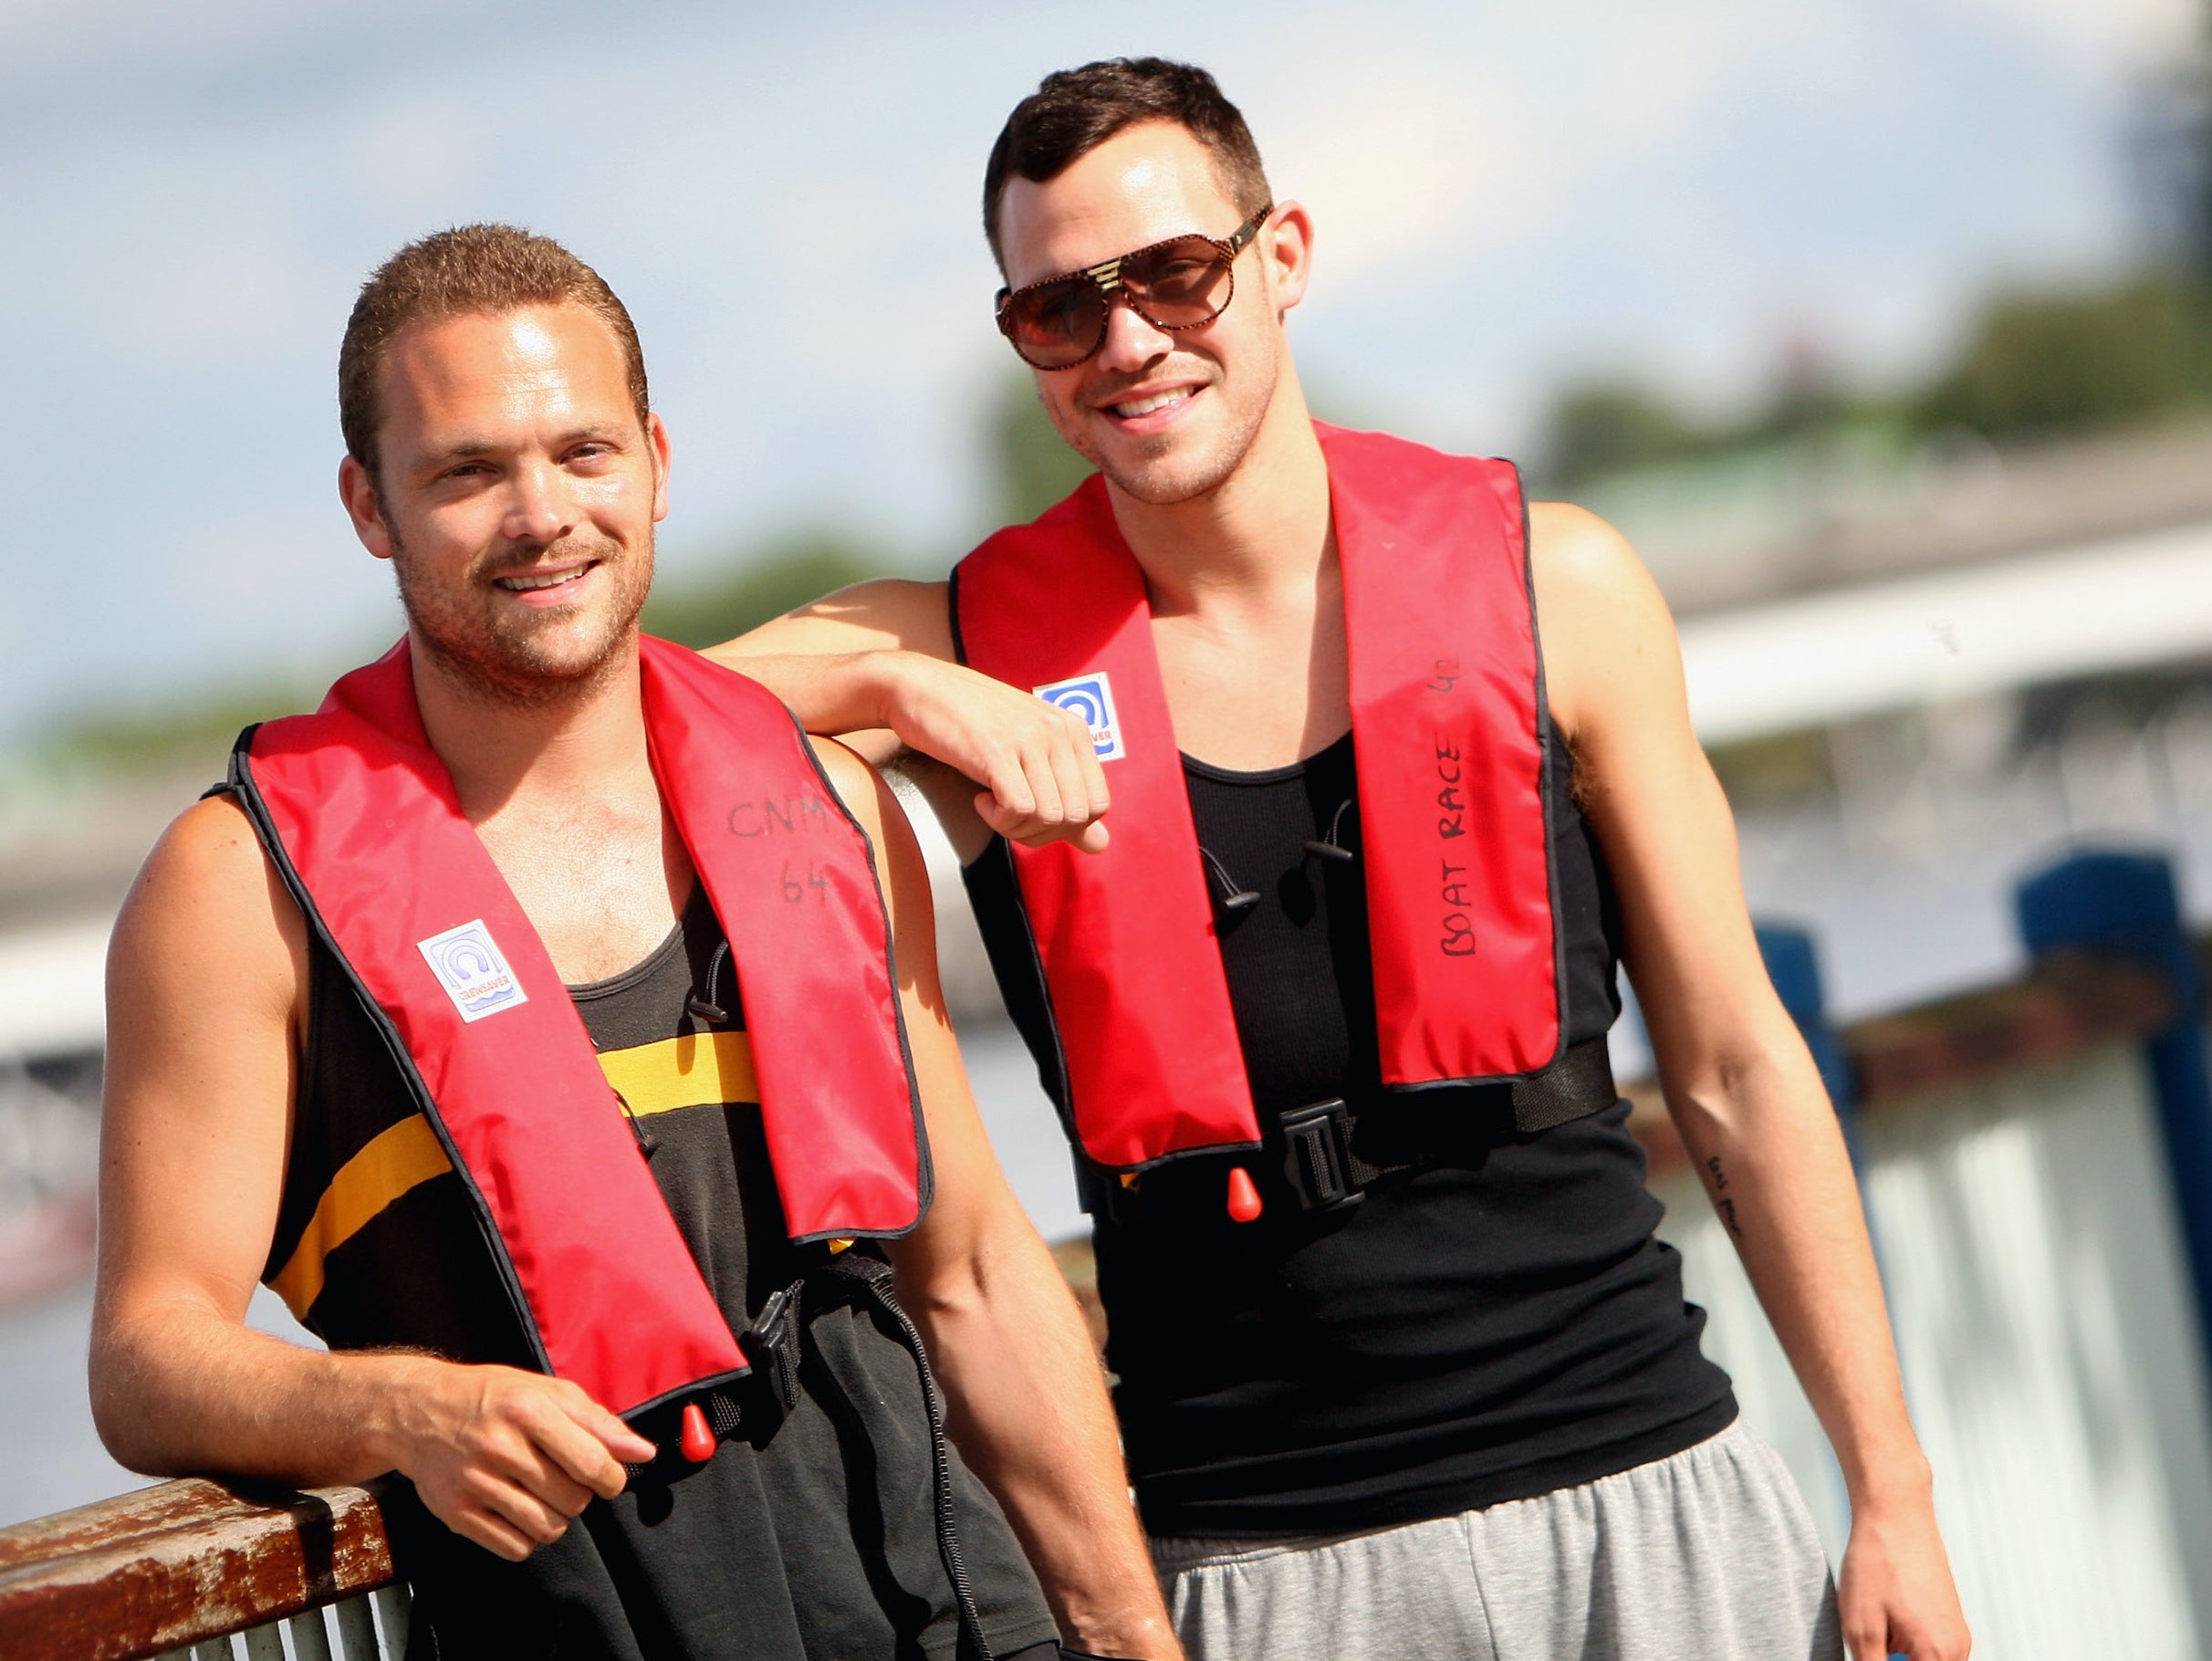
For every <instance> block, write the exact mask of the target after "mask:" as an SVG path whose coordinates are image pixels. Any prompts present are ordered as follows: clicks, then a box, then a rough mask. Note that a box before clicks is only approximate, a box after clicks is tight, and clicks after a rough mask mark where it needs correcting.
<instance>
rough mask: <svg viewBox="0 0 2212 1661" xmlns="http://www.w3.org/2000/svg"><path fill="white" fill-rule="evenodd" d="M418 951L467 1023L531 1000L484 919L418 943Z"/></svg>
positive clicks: (478, 919) (416, 945)
mask: <svg viewBox="0 0 2212 1661" xmlns="http://www.w3.org/2000/svg"><path fill="white" fill-rule="evenodd" d="M415 949H416V950H418V951H420V952H421V953H422V954H423V962H425V963H427V964H429V965H430V972H431V973H432V974H433V975H435V976H436V977H438V984H439V985H440V986H442V987H444V988H445V996H446V997H448V998H452V999H453V1000H454V1008H455V1009H457V1010H459V1011H460V1012H461V1019H463V1020H464V1021H480V1020H482V1019H484V1018H485V1016H487V1015H496V1014H498V1013H499V1011H500V1010H502V1009H511V1008H514V1007H515V1006H516V1005H517V1004H527V1003H528V1002H529V1001H530V1000H529V998H527V996H525V995H524V992H523V989H522V982H521V981H519V980H517V979H516V978H515V971H514V970H512V969H510V968H508V967H507V961H506V958H505V957H504V956H501V955H500V952H499V948H498V947H497V946H496V945H494V944H493V943H492V932H491V930H489V929H487V928H485V926H484V919H483V918H481V917H479V918H477V919H476V920H475V922H474V923H464V924H463V925H461V926H460V927H459V928H449V929H447V930H446V931H445V932H444V933H443V935H432V936H431V937H430V938H429V939H427V940H422V941H417V942H416V943H415Z"/></svg>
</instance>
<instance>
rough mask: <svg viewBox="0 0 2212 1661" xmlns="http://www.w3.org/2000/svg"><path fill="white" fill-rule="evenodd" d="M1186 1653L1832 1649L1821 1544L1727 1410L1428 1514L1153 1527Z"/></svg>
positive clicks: (1250, 1659)
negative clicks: (1549, 1488) (1389, 1523)
mask: <svg viewBox="0 0 2212 1661" xmlns="http://www.w3.org/2000/svg"><path fill="white" fill-rule="evenodd" d="M1152 1545H1153V1563H1154V1565H1155V1566H1156V1567H1157V1568H1158V1570H1159V1572H1160V1579H1161V1584H1162V1586H1163V1588H1164V1589H1165V1591H1166V1593H1167V1604H1168V1611H1169V1613H1170V1614H1172V1615H1173V1616H1174V1623H1175V1630H1176V1632H1177V1634H1178V1635H1180V1636H1181V1637H1182V1639H1183V1645H1184V1650H1185V1651H1186V1652H1187V1653H1188V1655H1189V1656H1190V1657H1191V1661H1459V1658H1460V1657H1465V1658H1466V1661H1841V1657H1842V1654H1843V1645H1842V1637H1841V1635H1840V1633H1839V1629H1838V1626H1837V1623H1836V1598H1835V1588H1834V1586H1833V1584H1832V1583H1831V1581H1830V1580H1829V1577H1828V1562H1827V1560H1826V1558H1824V1557H1823V1556H1822V1555H1821V1542H1820V1541H1819V1539H1818V1538H1817V1537H1816V1536H1815V1535H1814V1533H1813V1530H1812V1520H1811V1518H1810V1517H1809V1516H1807V1515H1806V1512H1805V1505H1804V1501H1803V1500H1802V1499H1800V1498H1799V1495H1798V1491H1797V1486H1796V1484H1795V1483H1793V1482H1792V1481H1791V1480H1790V1478H1789V1471H1788V1470H1786V1469H1785V1468H1783V1465H1782V1461H1781V1458H1780V1456H1779V1455H1778V1454H1776V1453H1775V1451H1774V1450H1773V1449H1772V1448H1771V1447H1768V1446H1767V1444H1766V1443H1765V1442H1763V1441H1761V1440H1760V1439H1759V1438H1758V1436H1755V1435H1753V1434H1752V1433H1751V1432H1750V1431H1749V1430H1748V1429H1746V1428H1745V1427H1744V1426H1743V1423H1742V1421H1740V1420H1738V1421H1737V1423H1736V1424H1734V1425H1731V1426H1728V1428H1727V1429H1726V1430H1724V1431H1722V1432H1721V1433H1720V1434H1719V1435H1717V1436H1713V1437H1711V1438H1709V1439H1708V1440H1706V1441H1703V1442H1700V1443H1698V1444H1697V1445H1696V1447H1689V1448H1685V1449H1684V1450H1683V1451H1682V1452H1681V1453H1678V1454H1676V1455H1675V1456H1674V1457H1672V1458H1666V1459H1656V1460H1654V1461H1653V1462H1652V1463H1651V1464H1649V1465H1639V1466H1637V1467H1635V1468H1633V1469H1631V1470H1624V1471H1622V1472H1621V1473H1620V1474H1619V1475H1617V1476H1612V1477H1605V1478H1600V1479H1599V1480H1598V1481H1595V1482H1586V1483H1584V1484H1582V1485H1581V1487H1579V1488H1565V1489H1558V1490H1556V1491H1555V1492H1552V1493H1549V1494H1542V1495H1539V1496H1538V1497H1537V1498H1536V1499H1517V1500H1512V1501H1509V1502H1508V1503H1506V1504H1504V1505H1494V1506H1491V1507H1489V1508H1488V1509H1487V1510H1480V1511H1466V1512H1463V1513H1462V1514H1460V1515H1459V1516H1456V1517H1444V1518H1439V1519H1437V1520H1435V1521H1433V1522H1415V1523H1407V1524H1405V1525H1403V1526H1402V1527H1397V1528H1388V1529H1376V1530H1370V1531H1369V1532H1366V1533H1362V1534H1336V1535H1327V1536H1322V1537H1320V1538H1308V1539H1300V1540H1266V1541H1252V1540H1241V1541H1240V1540H1189V1539H1154V1540H1153V1542H1152Z"/></svg>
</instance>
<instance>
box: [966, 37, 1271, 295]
mask: <svg viewBox="0 0 2212 1661" xmlns="http://www.w3.org/2000/svg"><path fill="white" fill-rule="evenodd" d="M1140 121H1173V122H1174V123H1175V124H1176V125H1177V126H1179V127H1181V128H1183V129H1184V130H1185V131H1188V132H1189V133H1190V135H1191V137H1193V138H1195V139H1196V140H1197V141H1199V142H1200V143H1201V144H1203V145H1205V148H1206V150H1207V151H1209V152H1210V153H1211V154H1212V155H1213V158H1214V165H1215V166H1216V168H1217V169H1218V170H1219V171H1220V173H1221V183H1222V186H1223V188H1224V189H1225V190H1226V191H1227V192H1228V193H1229V199H1230V200H1231V201H1232V202H1234V203H1235V204H1236V206H1237V207H1238V209H1239V210H1241V211H1242V212H1244V213H1246V214H1257V212H1258V211H1259V210H1260V209H1261V208H1263V207H1265V206H1266V205H1267V204H1268V202H1269V201H1270V200H1271V194H1270V193H1269V191H1268V175H1267V172H1266V170H1265V169H1264V168H1262V167H1261V166H1260V162H1259V146H1258V145H1257V144H1255V143H1253V142H1252V130H1251V129H1250V128H1248V127H1247V126H1246V125H1245V119H1244V117H1243V116H1242V115H1240V114H1239V113H1237V110H1236V105H1234V104H1232V103H1230V102H1229V100H1228V99H1226V98H1224V97H1223V96H1222V95H1221V88H1220V87H1219V86H1218V85H1217V84H1216V82H1215V80H1214V78H1213V77H1212V76H1211V75H1208V74H1207V73H1206V72H1205V70H1204V69H1201V68H1198V67H1197V66H1196V65H1195V64H1182V63H1175V62H1174V61H1173V60H1171V59H1169V58H1165V57H1109V58H1104V59H1102V60H1101V61H1100V62H1098V63H1091V64H1085V65H1084V66H1083V67H1082V68H1080V69H1061V70H1059V71H1057V72H1056V73H1054V74H1051V75H1048V76H1046V77H1045V78H1044V79H1043V80H1041V81H1039V82H1038V87H1037V90H1036V91H1035V92H1032V93H1031V94H1030V95H1029V96H1028V98H1025V99H1022V100H1021V102H1020V103H1018V104H1017V105H1015V106H1014V113H1013V114H1011V115H1009V116H1008V117H1007V124H1006V125H1005V126H1004V127H1002V128H1001V129H999V132H998V141H997V142H996V144H994V145H992V146H991V160H990V162H989V163H988V164H987V165H986V167H985V168H984V172H983V234H984V235H986V236H987V237H989V238H990V240H991V256H992V257H993V258H995V259H996V260H997V261H998V266H999V269H1000V270H1002V271H1003V270H1004V269H1005V268H1006V263H1007V261H1006V254H1005V252H1004V250H1002V249H1001V248H1000V247H999V245H998V203H999V199H1000V198H1001V197H1002V196H1004V195H1005V194H1006V192H1007V181H1008V180H1010V179H1012V178H1013V177H1014V176H1015V175H1016V174H1017V173H1018V174H1019V175H1020V176H1021V177H1023V178H1024V179H1027V180H1028V181H1029V182H1030V183H1033V184H1042V183H1044V182H1045V181H1046V180H1048V179H1056V178H1058V177H1059V175H1060V173H1061V172H1064V171H1065V170H1066V169H1067V168H1068V167H1069V166H1070V165H1071V164H1072V163H1074V162H1076V161H1077V160H1078V159H1079V158H1080V157H1082V156H1085V155H1087V154H1089V153H1090V151H1094V150H1096V149H1097V148H1098V147H1099V146H1100V145H1101V144H1103V143H1104V142H1105V141H1107V140H1108V139H1111V138H1112V137H1113V136H1114V134H1116V133H1118V132H1120V131H1122V130H1123V129H1124V128H1129V127H1134V126H1136V125H1137V124H1138V123H1139V122H1140Z"/></svg>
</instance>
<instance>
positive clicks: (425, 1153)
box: [269, 1113, 454, 1321]
mask: <svg viewBox="0 0 2212 1661" xmlns="http://www.w3.org/2000/svg"><path fill="white" fill-rule="evenodd" d="M453 1168H454V1167H453V1162H452V1161H451V1160H449V1159H447V1158H446V1157H445V1149H444V1148H443V1146H442V1145H441V1144H439V1142H438V1134H437V1133H436V1132H435V1131H433V1130H432V1129H431V1128H430V1121H429V1120H427V1119H425V1118H423V1115H422V1114H420V1113H416V1114H413V1115H412V1116H411V1117H409V1118H405V1119H402V1120H401V1121H400V1122H399V1123H397V1124H395V1125H391V1127H389V1128H388V1129H385V1130H382V1131H380V1132H378V1133H376V1135H374V1136H372V1137H370V1140H369V1143H368V1145H367V1146H365V1147H363V1148H362V1149H361V1151H360V1153H358V1154H355V1155H354V1156H353V1157H352V1158H350V1159H349V1160H348V1161H346V1163H345V1164H344V1165H340V1166H339V1168H338V1175H335V1176H333V1177H332V1178H331V1179H330V1186H329V1187H327V1188H325V1189H324V1190H323V1193H322V1198H321V1199H320V1200H318V1201H317V1202H316V1206H315V1215H314V1216H313V1217H309V1218H308V1227H307V1229H306V1231H305V1232H304V1233H302V1234H301V1235H300V1237H299V1244H298V1245H297V1246H295V1247H294V1248H292V1255H291V1256H290V1257H289V1258H288V1259H286V1261H285V1266H284V1267H283V1268H282V1269H278V1270H277V1272H276V1273H275V1274H274V1275H272V1276H270V1277H269V1288H270V1290H273V1291H274V1292H276V1294H277V1296H278V1297H280V1298H282V1299H283V1300H284V1301H285V1303H286V1304H287V1306H288V1307H289V1308H290V1310H291V1311H292V1313H293V1314H294V1315H295V1316H296V1317H297V1318H298V1319H299V1320H301V1321H305V1320H306V1319H307V1318H308V1310H309V1309H311V1308H312V1307H314V1303H315V1300H316V1299H318V1298H319V1297H321V1296H322V1289H323V1263H324V1261H325V1259H328V1258H329V1255H330V1254H331V1253H332V1252H334V1251H336V1250H337V1249H338V1248H339V1247H340V1246H343V1245H344V1244H345V1243H346V1242H347V1241H348V1240H350V1239H351V1238H353V1237H354V1236H355V1235H357V1234H359V1233H360V1231H361V1230H362V1229H363V1228H364V1227H367V1226H368V1224H369V1220H370V1218H371V1217H375V1216H376V1214H377V1213H378V1212H380V1211H381V1210H382V1209H383V1208H384V1207H386V1206H389V1205H390V1204H391V1202H392V1201H393V1200H395V1199H397V1198H399V1197H400V1196H401V1195H402V1194H405V1193H406V1192H407V1191H408V1190H409V1189H411V1188H414V1187H418V1186H421V1185H422V1184H423V1183H426V1182H428V1181H429V1180H430V1179H431V1178H432V1177H433V1176H437V1175H442V1174H443V1173H444V1172H447V1171H450V1170H452V1169H453Z"/></svg>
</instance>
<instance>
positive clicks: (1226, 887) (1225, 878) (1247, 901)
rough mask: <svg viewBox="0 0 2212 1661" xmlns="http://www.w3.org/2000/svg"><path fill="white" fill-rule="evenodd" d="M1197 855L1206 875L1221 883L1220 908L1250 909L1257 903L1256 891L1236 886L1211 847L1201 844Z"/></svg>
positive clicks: (1229, 909) (1230, 909) (1227, 909)
mask: <svg viewBox="0 0 2212 1661" xmlns="http://www.w3.org/2000/svg"><path fill="white" fill-rule="evenodd" d="M1198 857H1199V858H1200V859H1202V860H1204V861H1205V869H1206V874H1207V876H1208V877H1209V878H1211V879H1212V880H1213V881H1215V882H1217V883H1219V884H1220V885H1221V904H1222V909H1224V910H1225V911H1250V910H1251V909H1252V907H1254V906H1255V905H1257V904H1259V893H1258V891H1257V890H1256V889H1250V888H1240V887H1239V886H1237V883H1236V878H1235V877H1233V876H1231V875H1230V874H1229V868H1228V867H1227V866H1226V865H1224V864H1223V863H1222V862H1221V861H1220V860H1219V859H1217V858H1216V857H1215V854H1214V851H1213V850H1212V849H1210V848H1206V847H1205V846H1203V845H1202V846H1201V847H1200V848H1199V850H1198Z"/></svg>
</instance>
